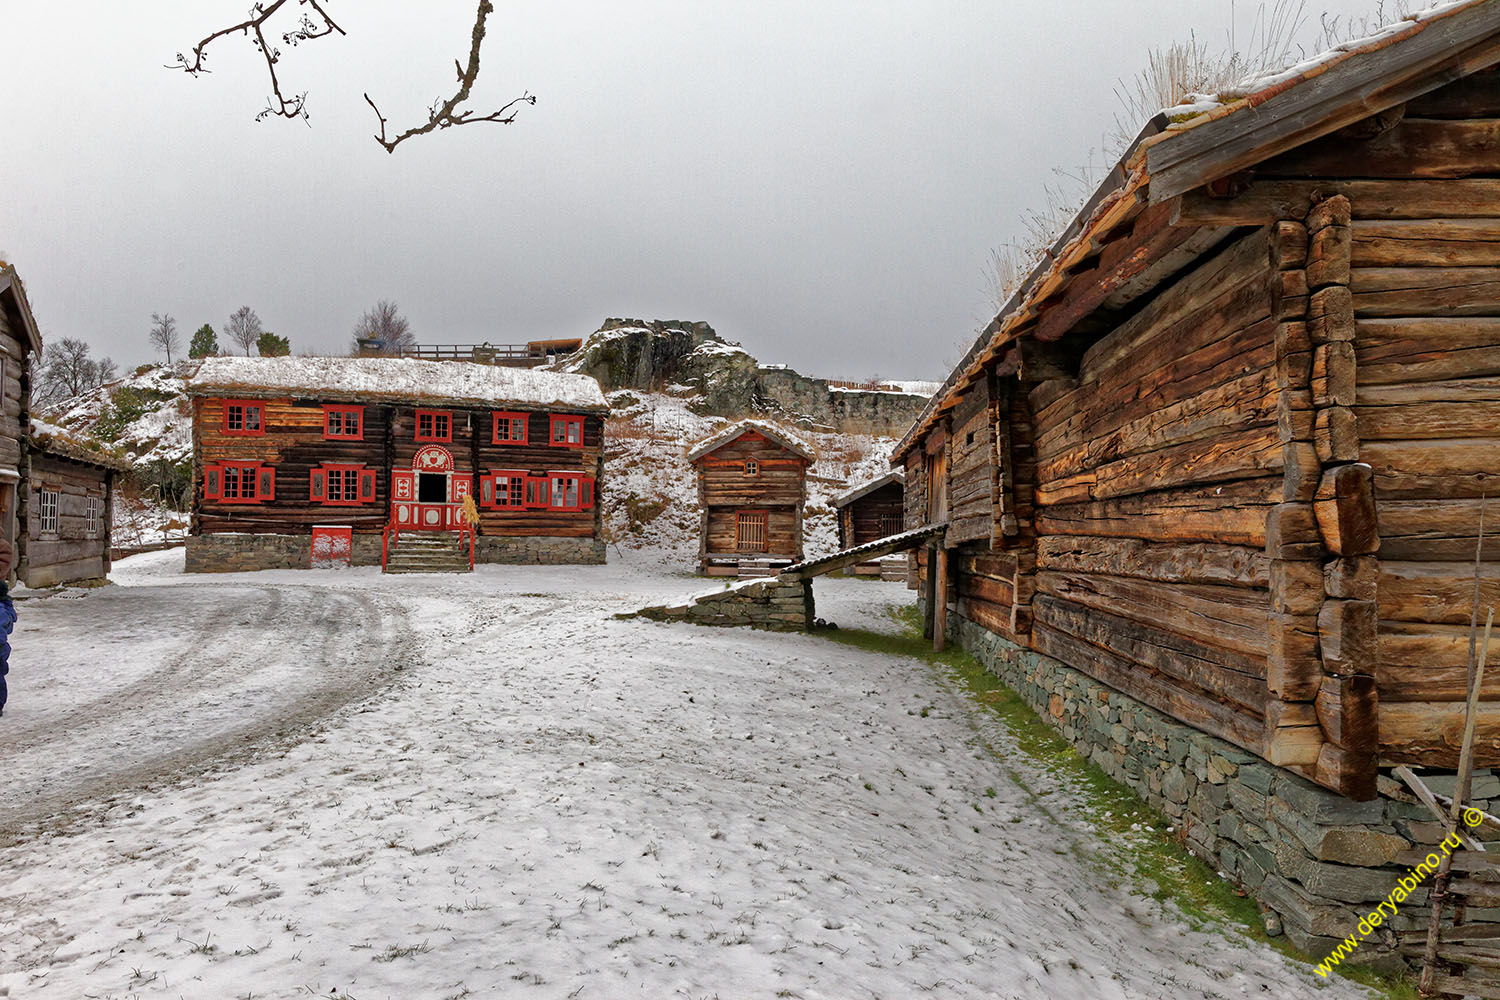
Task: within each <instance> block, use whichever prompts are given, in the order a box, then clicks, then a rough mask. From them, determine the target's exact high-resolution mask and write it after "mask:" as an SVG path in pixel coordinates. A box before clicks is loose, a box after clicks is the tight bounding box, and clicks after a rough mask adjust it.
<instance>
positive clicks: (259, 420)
mask: <svg viewBox="0 0 1500 1000" xmlns="http://www.w3.org/2000/svg"><path fill="white" fill-rule="evenodd" d="M236 408H238V409H239V410H240V411H241V412H240V421H239V423H240V426H239V427H231V426H230V423H231V421H230V419H229V413H230V411H231V410H233V409H236ZM252 413H253V414H255V427H253V428H250V429H246V425H247V424H249V423H250V414H252ZM222 426H223V430H224V433H225V434H228V435H230V436H231V437H264V436H265V433H266V404H265V402H264V401H263V400H257V399H226V400H224V419H223V424H222Z"/></svg>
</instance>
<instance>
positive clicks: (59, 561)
mask: <svg viewBox="0 0 1500 1000" xmlns="http://www.w3.org/2000/svg"><path fill="white" fill-rule="evenodd" d="M129 469H130V463H129V462H128V461H126V460H125V459H124V458H121V457H120V456H118V455H111V454H109V453H108V452H107V451H105V450H104V448H103V446H102V445H100V444H99V443H98V442H95V441H91V440H87V439H84V438H80V437H77V436H76V435H73V434H71V433H69V432H68V431H66V430H64V429H63V428H61V427H56V426H54V425H51V424H47V423H42V422H38V421H32V423H31V434H30V436H29V437H28V440H27V470H28V471H27V477H26V491H25V492H26V503H25V504H24V505H23V506H22V516H21V523H20V525H19V531H18V532H17V535H18V538H19V541H20V544H19V545H18V546H17V552H16V575H17V576H18V577H19V578H20V580H21V581H22V582H23V583H25V584H26V586H28V587H54V586H57V585H58V584H62V583H72V582H74V581H78V580H99V579H103V578H104V577H106V576H108V575H109V567H110V556H109V551H110V540H111V534H112V530H111V529H112V525H113V520H114V517H113V513H112V511H113V508H114V495H115V480H116V477H117V476H119V475H121V474H123V473H125V472H127V471H129Z"/></svg>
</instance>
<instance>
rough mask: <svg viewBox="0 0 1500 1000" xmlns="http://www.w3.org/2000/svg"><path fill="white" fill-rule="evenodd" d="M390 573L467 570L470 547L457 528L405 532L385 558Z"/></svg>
mask: <svg viewBox="0 0 1500 1000" xmlns="http://www.w3.org/2000/svg"><path fill="white" fill-rule="evenodd" d="M385 571H386V572H387V573H467V572H469V552H468V549H467V548H465V547H463V546H462V545H460V544H459V536H458V532H456V531H403V532H401V535H400V537H399V538H398V539H397V540H396V547H395V548H394V549H393V550H392V551H391V553H390V554H389V555H388V556H387V557H386V561H385Z"/></svg>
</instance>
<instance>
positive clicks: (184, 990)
mask: <svg viewBox="0 0 1500 1000" xmlns="http://www.w3.org/2000/svg"><path fill="white" fill-rule="evenodd" d="M181 566H182V555H181V553H180V551H170V552H161V553H152V554H148V555H144V556H137V557H132V558H131V559H128V560H123V561H122V562H121V563H120V564H119V566H118V568H117V570H116V573H115V578H116V580H117V581H118V582H119V583H120V584H121V585H122V586H119V587H116V588H110V589H106V590H102V591H93V592H90V593H88V594H87V595H85V596H82V597H50V598H46V599H40V600H32V601H27V602H24V604H23V606H22V608H21V613H22V619H21V624H20V626H19V629H18V631H17V634H16V636H15V640H14V644H15V649H16V653H15V657H14V659H13V666H14V669H13V671H12V675H11V679H12V684H13V687H12V704H11V707H10V708H8V709H7V712H6V715H5V717H4V719H3V720H0V769H3V771H4V773H5V774H6V775H7V785H8V786H10V787H15V783H16V782H17V781H22V782H25V784H24V786H23V787H25V788H28V789H30V788H34V787H35V785H36V784H37V782H38V781H39V780H41V779H39V778H38V777H37V776H36V775H34V774H30V773H28V772H33V771H42V772H45V780H46V781H47V782H48V785H49V788H50V794H52V795H54V796H56V797H58V800H59V801H61V800H63V799H66V798H67V797H68V795H69V794H75V793H76V794H86V795H90V796H92V795H102V794H104V793H102V792H100V791H98V790H99V789H101V788H103V787H106V786H109V785H115V786H116V787H117V792H116V793H115V794H114V795H113V796H112V797H107V798H105V799H104V800H103V801H102V803H101V808H99V809H97V810H95V811H94V812H93V814H91V815H88V816H84V817H83V818H77V819H74V820H72V821H71V822H66V823H55V824H53V826H54V828H53V829H52V830H50V831H49V832H47V833H45V834H42V835H33V836H29V837H26V838H24V839H20V840H17V841H15V842H12V843H10V844H9V846H6V847H3V848H0V914H4V916H3V917H0V920H3V921H4V930H3V933H0V995H5V996H13V997H19V996H25V997H69V998H71V997H79V996H94V997H124V996H132V997H134V996H169V997H178V996H197V997H230V996H246V995H253V996H256V997H293V996H306V995H322V996H338V997H357V998H359V1000H371V998H386V997H394V998H410V997H457V996H465V995H474V996H501V995H504V996H526V997H539V998H553V997H556V998H563V997H585V998H586V997H621V996H642V997H653V998H654V997H670V996H683V997H702V996H712V995H721V996H734V997H772V996H794V997H803V998H817V997H837V998H849V997H904V996H916V995H924V996H934V997H1007V998H1010V997H1024V998H1054V997H1091V998H1094V997H1098V998H1113V997H1119V998H1126V997H1204V996H1210V997H1262V996H1289V995H1304V994H1306V993H1308V992H1311V991H1313V990H1315V989H1316V988H1317V987H1318V986H1320V985H1323V984H1321V983H1320V982H1319V981H1318V980H1316V978H1315V977H1314V976H1312V975H1311V974H1310V973H1309V972H1308V971H1307V970H1306V969H1305V968H1302V967H1298V966H1294V965H1292V964H1291V963H1288V962H1287V961H1286V960H1284V959H1282V958H1281V957H1280V956H1278V955H1277V954H1275V953H1274V952H1272V951H1270V950H1269V949H1266V948H1263V947H1261V946H1259V945H1255V944H1253V943H1249V942H1245V941H1240V940H1236V939H1226V938H1225V937H1224V936H1221V935H1219V934H1216V933H1204V932H1201V931H1197V930H1193V929H1190V928H1189V927H1188V926H1187V924H1186V922H1185V921H1183V920H1181V919H1180V918H1177V917H1174V916H1173V914H1172V911H1170V910H1167V909H1164V908H1163V907H1162V906H1160V905H1159V904H1157V903H1154V902H1152V901H1151V900H1150V899H1149V898H1146V897H1143V896H1138V895H1133V894H1130V893H1127V892H1125V891H1123V890H1120V889H1116V888H1111V887H1109V882H1108V880H1107V879H1105V878H1102V877H1101V876H1100V874H1099V872H1098V871H1097V870H1095V869H1094V868H1093V866H1092V864H1091V862H1090V861H1089V860H1088V859H1087V853H1088V851H1087V848H1086V847H1085V845H1086V844H1087V842H1088V828H1087V821H1086V818H1085V817H1084V815H1083V814H1082V812H1081V810H1080V809H1079V808H1078V807H1077V803H1076V802H1074V801H1073V800H1072V799H1071V798H1070V797H1069V793H1068V792H1067V791H1065V790H1051V791H1046V792H1044V793H1043V795H1042V797H1041V799H1040V800H1038V799H1036V798H1034V797H1033V793H1032V792H1030V791H1027V790H1026V788H1025V787H1023V783H1024V785H1029V786H1030V787H1031V788H1037V789H1044V788H1048V787H1050V786H1049V785H1048V782H1047V781H1046V778H1045V776H1044V775H1038V774H1033V773H1030V772H1028V770H1027V766H1028V765H1026V764H1024V763H1021V762H1019V761H1017V760H1012V761H1009V762H1008V761H1007V758H1009V757H1012V756H1013V744H1012V743H1011V741H1010V739H1009V737H1008V736H1007V735H1006V734H1005V733H1004V732H1003V731H1002V729H1001V728H1000V726H999V725H998V723H997V722H995V721H994V718H993V717H992V716H990V715H988V714H986V713H984V712H982V711H977V710H976V709H975V708H974V706H973V705H972V703H971V702H969V701H968V700H966V699H965V698H964V697H963V696H961V695H960V694H958V693H956V691H955V689H954V687H953V686H952V684H951V683H950V682H948V681H946V680H944V679H943V678H942V677H941V676H939V675H937V674H936V673H934V671H933V670H932V669H931V668H929V667H928V666H927V665H926V664H924V663H921V662H917V661H910V660H906V659H904V658H900V657H895V656H888V655H881V654H875V653H867V652H861V651H858V650H854V649H851V648H849V647H845V646H841V645H838V644H835V643H832V642H829V641H827V640H826V639H821V638H817V637H811V636H788V635H781V634H769V633H759V632H751V631H748V630H733V629H708V628H699V627H695V626H690V625H660V624H655V623H650V622H643V621H639V620H630V621H620V620H616V619H614V618H613V617H612V615H613V613H614V612H617V611H620V610H624V609H630V608H633V607H636V606H640V605H642V604H646V603H661V601H663V600H671V599H675V598H679V597H681V596H683V595H685V594H688V593H691V592H693V591H695V590H698V589H701V587H702V583H703V582H702V581H701V580H696V579H693V578H690V577H686V576H667V575H661V574H660V571H659V570H655V571H653V569H652V567H650V565H649V564H648V563H647V562H646V561H645V560H642V561H640V562H639V563H627V564H624V565H611V566H601V567H544V568H530V567H492V566H485V567H481V568H479V569H478V570H477V571H476V572H475V573H474V574H473V575H464V576H432V577H423V578H420V579H414V578H412V577H409V576H404V577H387V576H382V575H380V574H379V573H377V572H374V571H364V570H352V571H343V572H336V571H302V572H267V573H256V574H232V575H225V576H216V577H209V578H205V577H201V576H194V577H187V576H185V575H184V574H183V573H182V572H181ZM817 588H818V600H819V609H820V613H821V614H822V615H824V616H825V617H828V618H831V619H834V620H841V621H843V622H845V624H846V625H872V624H877V623H879V622H880V621H881V615H880V609H881V607H882V606H883V605H886V604H889V603H892V602H904V601H906V600H907V599H908V594H907V592H906V591H905V590H904V589H903V588H901V587H900V586H899V585H893V584H880V583H872V582H865V581H853V580H849V581H833V580H820V581H818V583H817ZM319 600H322V601H326V602H327V603H328V611H327V612H326V614H325V617H324V619H322V620H317V619H314V620H311V621H303V620H301V619H302V618H303V616H306V615H310V614H315V612H314V611H313V607H314V605H315V603H316V602H317V601H319ZM278 602H279V603H278ZM169 608H170V609H172V610H170V611H168V610H167V609H169ZM335 619H336V620H343V621H345V623H344V624H338V623H337V621H334V620H335ZM216 630H222V632H221V634H218V635H215V632H216ZM313 633H318V634H316V635H315V634H313ZM90 644H92V645H90ZM366 655H369V656H374V657H375V658H376V659H378V661H379V662H378V663H362V662H361V661H362V660H363V658H364V656H366ZM235 659H237V660H238V662H239V664H240V665H241V667H240V670H239V671H236V670H234V669H230V668H229V664H230V661H231V660H235ZM397 667H400V668H401V669H399V670H397V669H396V668H397ZM200 672H201V673H203V674H205V676H195V675H196V674H199V673H200ZM321 683H327V684H329V685H331V686H333V687H335V688H340V689H343V690H346V691H347V692H348V693H349V694H350V695H351V697H352V698H353V699H354V700H352V701H349V702H348V703H346V704H344V705H343V707H333V706H330V709H329V714H327V715H326V716H324V717H323V719H322V721H321V723H318V724H317V725H316V727H315V728H306V727H304V728H301V729H297V728H295V727H294V728H293V731H291V732H289V733H286V734H284V735H277V731H278V730H279V729H282V728H284V726H283V722H284V716H285V712H286V710H287V709H286V705H287V702H288V700H291V701H297V700H300V698H301V697H302V695H301V692H302V691H304V690H306V689H307V688H308V687H310V686H316V685H318V684H321ZM215 687H221V688H222V690H223V697H222V698H219V699H217V700H215V699H214V698H212V697H210V692H211V690H212V689H213V688H215ZM283 688H285V689H286V690H283ZM116 709H118V710H119V711H118V712H116V711H115V710H116ZM924 709H925V711H923V710H924ZM116 714H128V715H132V716H135V718H132V719H122V720H114V719H113V718H112V716H113V715H116ZM309 724H311V723H309ZM226 727H230V728H233V727H238V729H237V730H236V732H237V733H238V735H237V738H236V741H235V746H233V747H229V746H225V747H223V748H222V749H221V755H220V756H219V757H218V763H217V764H216V765H213V766H212V767H208V768H207V770H205V764H204V762H203V761H201V760H200V761H198V762H197V763H195V764H194V765H192V766H191V767H190V768H189V769H188V770H187V771H186V772H185V773H180V772H179V768H178V764H177V763H176V762H175V760H174V758H173V754H174V752H176V751H178V750H180V749H182V747H183V744H184V743H188V744H191V742H192V741H193V740H196V739H198V737H199V736H200V735H201V734H202V733H204V732H210V731H219V730H223V729H225V728H226ZM80 731H82V732H83V733H84V734H85V735H84V736H83V737H80V736H79V735H77V734H78V733H79V732H80ZM89 733H92V734H94V735H93V736H90V735H88V734H89ZM98 736H103V737H105V738H103V739H99V738H96V737H98ZM111 748H113V749H114V750H115V751H117V753H112V752H111ZM997 751H998V754H997ZM152 758H155V759H158V760H160V761H162V772H163V773H159V774H156V775H155V776H148V775H146V774H144V773H142V772H141V771H140V768H141V762H142V760H143V759H146V760H149V759H152ZM119 770H123V771H124V772H125V773H124V774H123V775H121V776H119V777H116V776H115V772H116V771H119ZM989 789H993V797H991V796H990V795H989V794H987V792H988V790H989ZM7 799H8V801H11V802H13V801H15V800H14V798H13V796H12V795H8V796H7ZM1039 802H1040V803H1041V804H1042V805H1044V806H1045V809H1043V808H1041V807H1040V806H1039ZM1048 812H1050V813H1051V814H1052V815H1054V816H1056V817H1057V818H1056V819H1055V820H1054V819H1053V818H1051V817H1050V816H1049V815H1047V813H1048ZM1322 995H1326V996H1329V997H1353V996H1359V995H1362V993H1361V992H1360V991H1359V990H1357V989H1356V988H1355V987H1353V986H1351V985H1349V984H1347V983H1334V984H1331V985H1328V986H1327V988H1326V990H1325V991H1324V992H1323V994H1322Z"/></svg>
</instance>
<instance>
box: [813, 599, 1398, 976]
mask: <svg viewBox="0 0 1500 1000" xmlns="http://www.w3.org/2000/svg"><path fill="white" fill-rule="evenodd" d="M891 618H892V620H893V622H894V624H895V626H896V630H895V631H894V632H891V633H885V632H872V631H868V630H864V629H836V630H835V629H830V630H827V631H819V632H817V633H816V634H817V635H819V636H822V637H824V638H827V639H831V640H833V641H834V642H837V643H840V644H842V645H845V646H852V647H854V648H856V649H863V650H866V651H868V652H873V653H888V654H892V655H896V656H907V657H911V658H912V659H917V660H922V661H924V662H926V663H929V664H932V665H933V666H936V667H940V668H942V670H941V671H939V673H940V674H941V675H943V676H945V677H946V678H947V679H948V680H949V681H950V682H952V683H954V684H956V685H957V687H958V688H959V689H960V690H962V691H963V692H965V693H966V694H967V695H968V696H969V699H970V700H971V701H972V702H974V703H975V704H976V705H978V706H979V707H981V708H982V709H983V710H985V711H988V712H991V713H993V714H994V715H995V716H997V717H998V718H999V719H1000V721H1001V723H1002V724H1003V725H1004V727H1005V730H1006V732H1007V733H1008V734H1009V735H1010V737H1011V739H1013V740H1014V741H1015V744H1016V747H1017V749H1019V750H1020V752H1021V754H1022V755H1023V756H1024V757H1025V758H1026V762H1027V763H1028V764H1030V765H1031V766H1032V767H1034V768H1035V769H1037V770H1039V771H1041V772H1043V773H1044V774H1045V775H1046V779H1047V781H1048V782H1050V783H1053V784H1056V785H1060V786H1063V787H1066V788H1068V789H1069V790H1070V791H1071V792H1072V793H1073V794H1074V795H1075V796H1077V798H1078V799H1079V800H1080V801H1081V802H1082V803H1083V805H1084V810H1085V813H1086V816H1087V819H1088V822H1089V823H1091V824H1092V825H1093V826H1094V828H1095V836H1094V846H1095V849H1094V850H1091V851H1089V852H1087V853H1085V854H1083V855H1081V857H1082V858H1083V860H1084V861H1085V862H1087V863H1089V864H1092V865H1094V866H1095V867H1096V868H1098V869H1099V870H1100V872H1101V874H1102V875H1103V876H1104V877H1105V878H1107V879H1109V880H1110V881H1111V882H1112V883H1114V884H1120V883H1124V884H1126V885H1128V886H1129V887H1130V888H1131V889H1132V890H1133V891H1136V892H1140V893H1143V894H1146V895H1149V896H1151V897H1152V898H1154V899H1157V900H1163V901H1170V902H1171V903H1172V904H1174V905H1175V906H1176V907H1177V908H1178V909H1179V910H1180V911H1181V912H1182V914H1183V915H1184V916H1185V917H1186V918H1187V921H1188V923H1189V924H1190V925H1192V926H1193V927H1195V928H1197V929H1199V930H1212V929H1214V928H1215V927H1222V926H1223V925H1225V924H1230V925H1233V926H1235V927H1236V928H1238V929H1239V931H1240V932H1241V933H1242V934H1243V935H1244V936H1246V937H1249V938H1253V939H1254V940H1256V941H1260V942H1263V943H1265V944H1267V945H1269V946H1271V947H1272V948H1275V949H1276V950H1277V951H1279V952H1280V953H1282V954H1283V955H1286V956H1287V957H1289V958H1292V959H1295V960H1297V961H1299V962H1304V963H1309V964H1311V963H1316V962H1318V961H1321V960H1322V958H1323V956H1322V955H1317V956H1312V957H1311V961H1310V962H1309V956H1307V955H1303V954H1302V953H1301V952H1299V951H1297V950H1296V949H1295V948H1293V947H1292V946H1291V944H1290V943H1289V942H1288V941H1287V940H1286V939H1285V938H1284V937H1279V936H1278V937H1274V938H1273V937H1270V936H1268V935H1267V934H1266V932H1265V925H1264V923H1263V921H1262V919H1261V915H1260V909H1259V907H1257V906H1256V904H1255V902H1254V900H1252V899H1250V898H1248V897H1246V896H1242V895H1240V893H1239V892H1238V891H1237V890H1236V889H1235V887H1234V884H1233V883H1231V882H1228V881H1225V880H1224V879H1221V878H1219V877H1218V874H1217V873H1216V872H1214V871H1213V870H1212V869H1210V868H1209V867H1208V865H1206V864H1204V863H1203V861H1202V860H1200V859H1199V858H1198V857H1197V856H1195V855H1194V854H1193V853H1192V852H1190V851H1189V850H1188V849H1187V847H1186V846H1184V845H1183V844H1182V843H1181V842H1180V841H1178V840H1177V839H1176V838H1175V837H1174V836H1173V835H1172V834H1171V833H1169V832H1168V830H1169V828H1171V827H1172V826H1173V823H1172V821H1171V820H1169V819H1168V818H1167V817H1166V816H1165V815H1163V814H1162V813H1160V812H1158V811H1157V810H1155V809H1153V808H1152V807H1151V806H1150V805H1148V804H1147V803H1146V801H1145V800H1144V799H1143V798H1141V797H1140V796H1139V795H1138V794H1136V793H1135V792H1134V791H1133V790H1132V789H1131V788H1129V787H1128V786H1127V785H1124V784H1121V783H1120V782H1118V781H1116V780H1115V779H1114V778H1111V777H1110V776H1109V775H1107V774H1105V773H1104V771H1102V770H1101V769H1100V768H1099V767H1098V765H1096V764H1094V763H1092V762H1091V761H1089V760H1088V759H1087V758H1085V757H1083V756H1081V755H1080V754H1079V753H1078V751H1076V750H1075V749H1074V748H1073V746H1072V744H1070V743H1069V742H1068V741H1067V740H1066V739H1064V738H1063V736H1062V734H1061V733H1059V732H1058V731H1057V730H1055V729H1053V728H1052V726H1051V725H1049V724H1048V723H1047V722H1046V721H1044V720H1043V719H1042V717H1041V716H1039V715H1038V714H1037V713H1036V712H1034V711H1032V709H1031V707H1030V706H1029V705H1027V704H1026V703H1025V702H1024V701H1022V700H1021V697H1020V695H1018V694H1016V693H1015V692H1014V691H1012V690H1011V689H1010V688H1009V687H1007V686H1006V685H1005V684H1004V683H1003V682H1002V681H1001V680H1000V679H999V678H998V677H996V676H995V675H994V674H992V673H990V672H989V671H988V670H986V669H985V667H984V665H983V664H981V663H980V662H979V661H978V660H976V659H975V658H974V657H973V656H971V655H970V654H969V653H968V652H967V651H965V650H963V649H960V648H958V647H956V646H949V647H948V648H947V649H945V650H943V651H942V652H941V653H937V652H934V651H933V649H932V640H931V639H924V638H922V619H921V615H920V612H919V611H918V609H917V607H916V605H915V604H911V605H905V606H901V607H896V608H892V609H891ZM926 714H927V712H926V711H925V710H924V711H923V712H922V715H924V716H925V715H926ZM989 749H990V751H991V752H992V753H994V754H995V756H996V757H998V758H1001V759H1007V758H1009V757H1010V756H1011V754H1010V753H1009V750H1008V749H1006V750H1004V751H1002V750H1001V749H1000V748H998V747H994V746H990V747H989ZM1010 779H1011V780H1012V781H1013V782H1015V783H1016V784H1017V785H1018V786H1020V787H1021V788H1022V789H1023V790H1024V791H1025V792H1026V794H1027V795H1028V796H1029V797H1030V798H1031V800H1032V802H1033V803H1034V804H1035V805H1036V807H1037V808H1038V809H1040V810H1042V811H1043V812H1044V813H1046V814H1047V815H1049V816H1050V815H1051V813H1050V812H1049V810H1048V807H1047V804H1046V802H1045V801H1044V800H1043V799H1042V798H1041V797H1040V796H1038V795H1037V794H1036V792H1035V791H1034V790H1033V789H1032V788H1030V787H1029V786H1028V785H1027V784H1026V782H1025V780H1024V775H1022V774H1018V773H1016V772H1015V771H1012V772H1011V773H1010ZM992 793H993V790H988V791H987V794H992ZM1338 975H1340V976H1342V977H1343V978H1346V979H1350V980H1352V981H1354V982H1357V983H1361V984H1363V985H1365V986H1369V987H1371V988H1373V989H1375V990H1377V991H1378V992H1379V993H1381V994H1382V995H1384V996H1387V997H1390V998H1392V1000H1415V998H1416V997H1417V990H1416V985H1415V982H1414V981H1413V980H1412V979H1411V978H1410V977H1408V976H1406V975H1395V976H1389V975H1381V974H1379V973H1376V972H1373V971H1370V970H1368V969H1361V968H1358V967H1348V968H1344V967H1341V968H1340V969H1339V970H1338Z"/></svg>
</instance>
